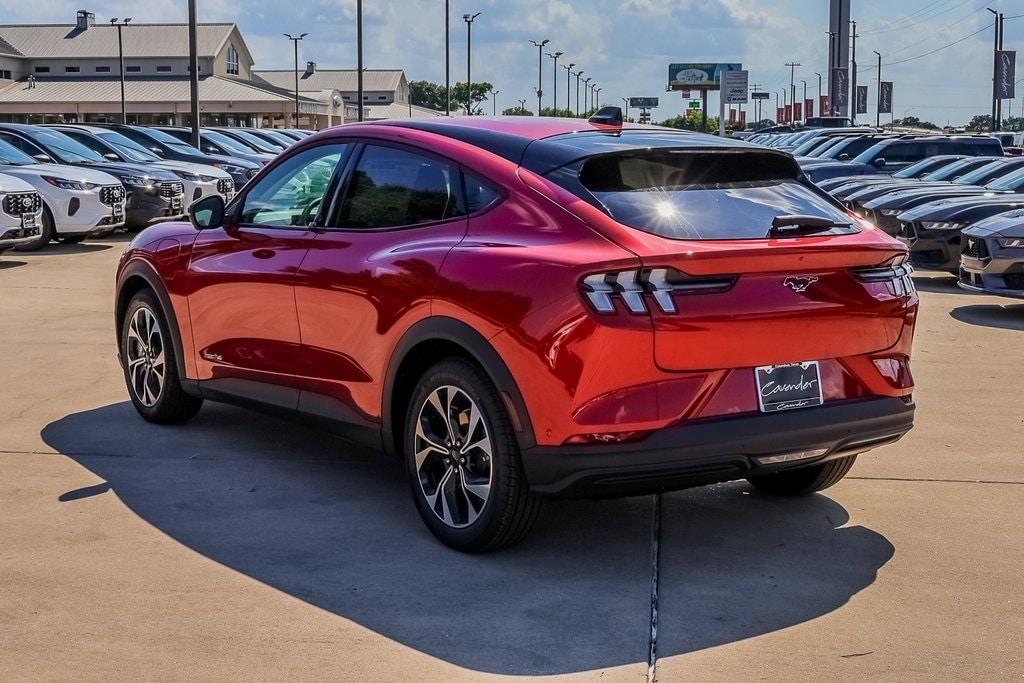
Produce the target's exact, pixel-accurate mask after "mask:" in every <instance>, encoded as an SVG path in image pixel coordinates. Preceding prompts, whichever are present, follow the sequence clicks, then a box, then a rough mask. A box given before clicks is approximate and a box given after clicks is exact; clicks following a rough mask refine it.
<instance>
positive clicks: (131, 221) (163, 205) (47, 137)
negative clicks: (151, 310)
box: [0, 123, 187, 229]
mask: <svg viewBox="0 0 1024 683" xmlns="http://www.w3.org/2000/svg"><path fill="white" fill-rule="evenodd" d="M0 140H4V141H5V142H9V143H10V144H12V145H14V146H15V147H17V148H18V149H20V150H21V151H23V152H25V153H26V154H28V155H29V156H31V157H34V158H36V159H39V160H40V161H42V160H43V159H44V157H45V158H46V160H47V161H52V162H53V163H57V164H67V165H69V166H88V167H90V168H94V169H96V170H97V171H103V172H104V173H109V174H110V175H112V176H114V177H115V178H117V179H118V180H120V181H121V184H123V185H124V187H125V189H126V190H127V191H128V196H127V203H126V205H125V226H126V227H127V228H128V229H139V228H142V227H145V226H147V225H149V224H150V223H153V222H155V221H159V220H167V219H170V218H175V217H178V216H183V215H184V214H185V209H186V208H187V207H186V206H185V199H184V192H185V186H184V184H183V183H182V182H181V179H180V178H178V176H176V175H175V174H174V173H171V172H170V171H168V170H166V169H161V168H155V167H153V166H150V165H147V164H135V163H126V162H113V161H110V160H108V159H106V158H104V157H103V155H101V154H99V153H98V152H95V151H94V150H91V149H89V148H88V147H86V146H85V145H83V144H81V143H80V142H78V141H77V140H74V139H72V138H70V137H68V136H67V135H65V134H64V133H62V132H60V131H59V130H54V129H51V128H44V127H41V126H31V125H25V124H19V123H4V124H0Z"/></svg>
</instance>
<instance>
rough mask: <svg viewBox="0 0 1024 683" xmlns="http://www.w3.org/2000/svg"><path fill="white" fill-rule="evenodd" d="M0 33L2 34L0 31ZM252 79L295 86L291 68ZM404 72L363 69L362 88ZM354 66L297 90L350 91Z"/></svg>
mask: <svg viewBox="0 0 1024 683" xmlns="http://www.w3.org/2000/svg"><path fill="white" fill-rule="evenodd" d="M0 35H3V34H2V33H0ZM252 75H253V79H263V80H265V81H266V82H268V83H270V84H272V85H275V86H277V87H279V88H288V89H293V88H295V70H294V69H270V70H267V71H259V70H254V71H253V72H252ZM404 75H405V71H403V70H402V69H364V70H363V90H379V91H391V92H393V91H395V90H398V88H399V86H400V85H401V83H402V77H403V76H404ZM357 87H358V86H357V85H356V70H355V69H320V68H317V69H316V71H314V72H313V73H311V74H307V73H305V72H301V71H300V72H299V90H300V91H308V90H341V91H344V92H352V91H355V90H356V89H357Z"/></svg>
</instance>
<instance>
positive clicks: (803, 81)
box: [800, 79, 810, 121]
mask: <svg viewBox="0 0 1024 683" xmlns="http://www.w3.org/2000/svg"><path fill="white" fill-rule="evenodd" d="M800 82H801V83H803V84H804V102H803V107H801V108H800V111H801V112H803V115H804V121H806V120H807V119H808V117H809V116H810V113H809V112H808V111H807V81H805V80H803V79H800Z"/></svg>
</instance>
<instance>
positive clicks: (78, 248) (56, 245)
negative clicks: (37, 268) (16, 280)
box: [17, 242, 113, 258]
mask: <svg viewBox="0 0 1024 683" xmlns="http://www.w3.org/2000/svg"><path fill="white" fill-rule="evenodd" d="M112 246H113V245H110V244H93V243H87V242H82V243H79V244H61V243H60V242H51V243H50V244H48V245H46V246H45V247H43V248H42V249H40V250H38V251H19V252H17V254H18V258H22V257H33V256H53V255H54V254H89V253H92V252H95V251H106V250H107V249H110V248H111V247H112Z"/></svg>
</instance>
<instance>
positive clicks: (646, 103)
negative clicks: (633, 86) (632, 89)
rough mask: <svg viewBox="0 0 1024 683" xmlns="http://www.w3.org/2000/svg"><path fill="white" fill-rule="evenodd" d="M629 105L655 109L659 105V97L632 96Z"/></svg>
mask: <svg viewBox="0 0 1024 683" xmlns="http://www.w3.org/2000/svg"><path fill="white" fill-rule="evenodd" d="M629 106H630V107H632V108H633V109H654V108H655V107H657V106H658V98H657V97H630V98H629Z"/></svg>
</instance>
